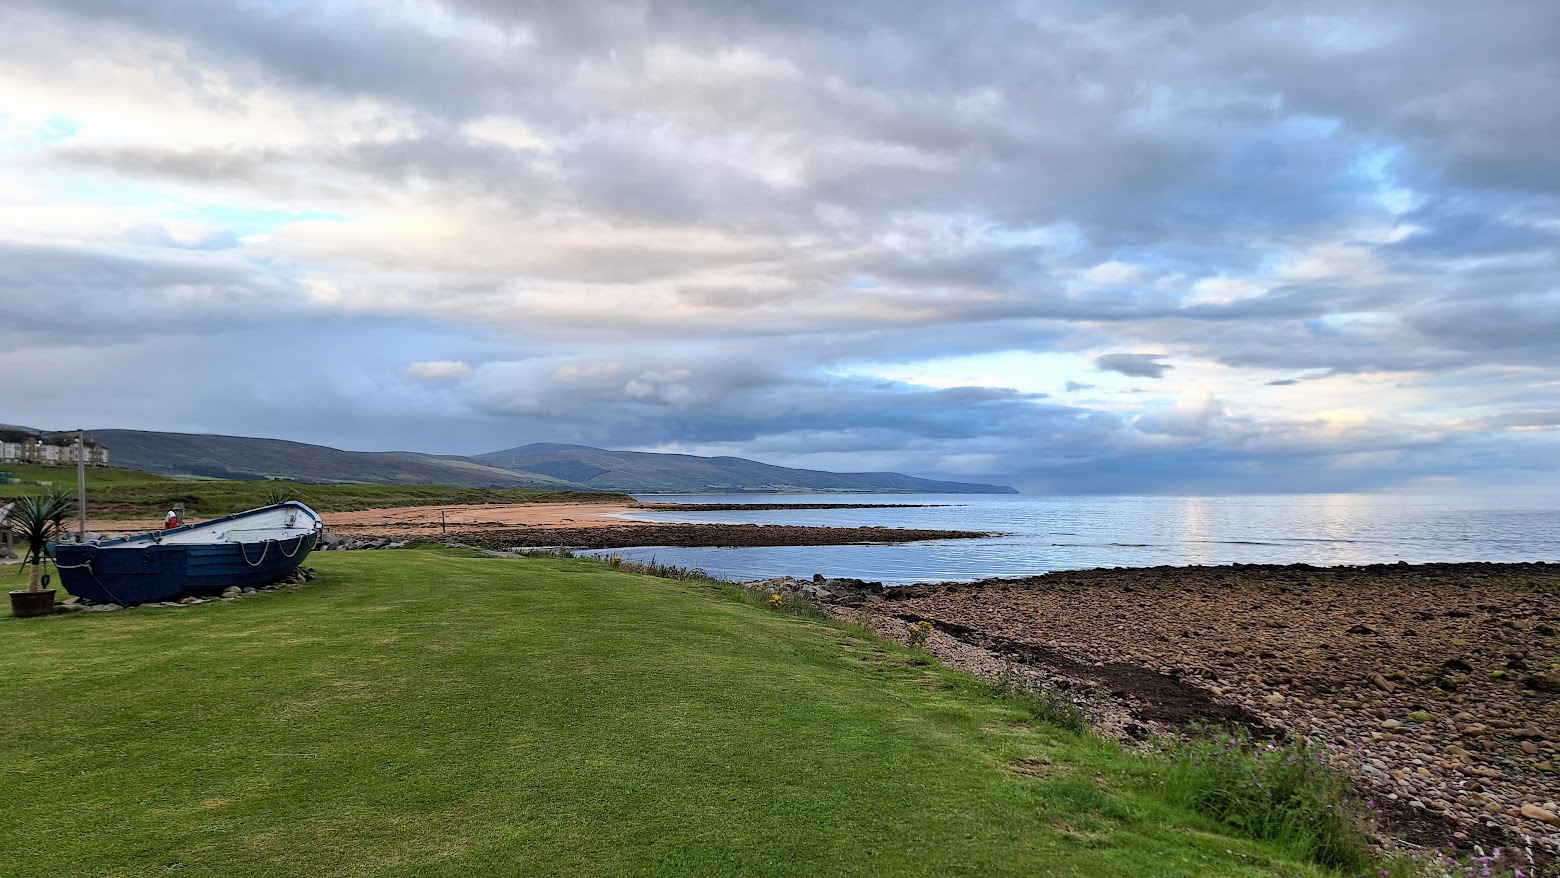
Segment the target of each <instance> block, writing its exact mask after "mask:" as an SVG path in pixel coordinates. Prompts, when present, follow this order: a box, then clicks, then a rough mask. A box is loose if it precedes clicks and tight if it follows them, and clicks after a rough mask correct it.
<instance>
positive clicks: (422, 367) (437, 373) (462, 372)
mask: <svg viewBox="0 0 1560 878" xmlns="http://www.w3.org/2000/svg"><path fill="white" fill-rule="evenodd" d="M401 374H402V375H405V376H407V377H408V378H420V379H422V380H423V381H460V380H463V379H466V378H470V377H471V376H472V375H473V374H475V373H473V372H472V369H471V367H470V366H469V365H467V364H466V363H463V362H461V361H460V360H428V361H426V362H422V363H411V364H409V365H407V366H406V367H405V368H404V369H402V370H401Z"/></svg>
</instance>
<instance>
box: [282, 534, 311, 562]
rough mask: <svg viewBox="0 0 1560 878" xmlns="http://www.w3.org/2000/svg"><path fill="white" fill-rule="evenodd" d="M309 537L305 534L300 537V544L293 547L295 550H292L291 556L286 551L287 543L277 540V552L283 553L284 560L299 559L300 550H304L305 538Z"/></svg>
mask: <svg viewBox="0 0 1560 878" xmlns="http://www.w3.org/2000/svg"><path fill="white" fill-rule="evenodd" d="M307 536H308V534H304V535H303V536H300V537H298V542H297V544H296V545H294V546H293V550H292V553H291V554H289V553H288V551H287V549H286V546H287V542H286V541H285V540H277V541H276V551H278V552H281V553H282V557H284V558H296V557H298V552H299V550H301V549H302V548H303V540H304V537H307Z"/></svg>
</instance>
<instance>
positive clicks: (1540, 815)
mask: <svg viewBox="0 0 1560 878" xmlns="http://www.w3.org/2000/svg"><path fill="white" fill-rule="evenodd" d="M1521 813H1522V816H1523V817H1526V818H1528V819H1529V820H1541V821H1543V822H1544V823H1548V824H1549V825H1550V826H1560V817H1556V816H1555V812H1553V811H1550V810H1547V809H1545V808H1540V807H1538V806H1537V805H1533V804H1524V805H1523V806H1522V809H1521Z"/></svg>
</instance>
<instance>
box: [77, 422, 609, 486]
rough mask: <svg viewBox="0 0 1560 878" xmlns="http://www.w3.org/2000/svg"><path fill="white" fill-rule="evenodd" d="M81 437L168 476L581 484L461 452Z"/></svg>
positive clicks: (119, 459)
mask: <svg viewBox="0 0 1560 878" xmlns="http://www.w3.org/2000/svg"><path fill="white" fill-rule="evenodd" d="M87 435H88V436H90V437H91V438H93V439H95V440H97V441H99V442H102V443H103V444H104V445H107V446H108V450H109V460H110V461H111V462H113V463H115V464H118V465H120V466H126V467H130V468H132V469H139V470H147V471H150V472H155V473H165V474H168V475H186V476H204V477H208V478H218V479H264V478H285V479H294V480H297V481H301V482H363V483H367V484H380V485H457V486H460V487H468V488H535V489H543V490H570V489H577V488H579V486H578V485H574V484H570V483H568V482H567V481H564V480H561V479H557V478H553V477H551V476H547V475H542V474H539V473H517V472H515V471H513V470H506V469H503V468H501V467H497V466H492V465H490V464H485V463H481V462H478V461H475V460H471V459H469V458H465V457H443V456H439V455H433V454H418V453H415V452H410V451H342V450H340V449H337V448H328V447H326V446H323V445H309V444H306V443H303V442H287V441H284V440H281V439H252V438H245V437H240V436H212V435H205V434H194V433H154V432H147V431H142V430H90V431H88V433H87Z"/></svg>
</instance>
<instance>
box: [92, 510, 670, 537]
mask: <svg viewBox="0 0 1560 878" xmlns="http://www.w3.org/2000/svg"><path fill="white" fill-rule="evenodd" d="M639 508H641V507H640V506H639V505H638V504H633V503H512V504H475V505H465V506H403V507H397V508H393V509H363V510H358V511H356V512H332V513H329V514H326V515H325V516H324V518H325V526H326V527H327V528H329V529H330V530H332V531H336V532H340V533H342V534H347V535H354V536H355V535H359V534H371V535H373V536H375V537H380V536H386V537H393V538H397V539H405V538H407V537H425V536H427V535H428V534H429V532H430V531H434V532H437V531H438V530H439V528H440V525H441V522H442V523H443V524H444V525H445V526H447V527H449V528H450V529H464V530H473V529H482V528H488V527H503V528H516V527H535V528H554V527H584V526H592V525H605V524H612V525H619V526H632V525H634V524H637V523H638V522H633V521H628V520H626V519H623V518H620V517H618V516H621V515H622V514H623V513H625V512H629V511H631V510H634V509H639ZM162 526H163V522H162V519H130V520H95V521H89V522H87V529H88V530H90V531H95V532H97V533H104V534H124V533H146V532H147V531H150V530H159V529H161V528H162Z"/></svg>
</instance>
